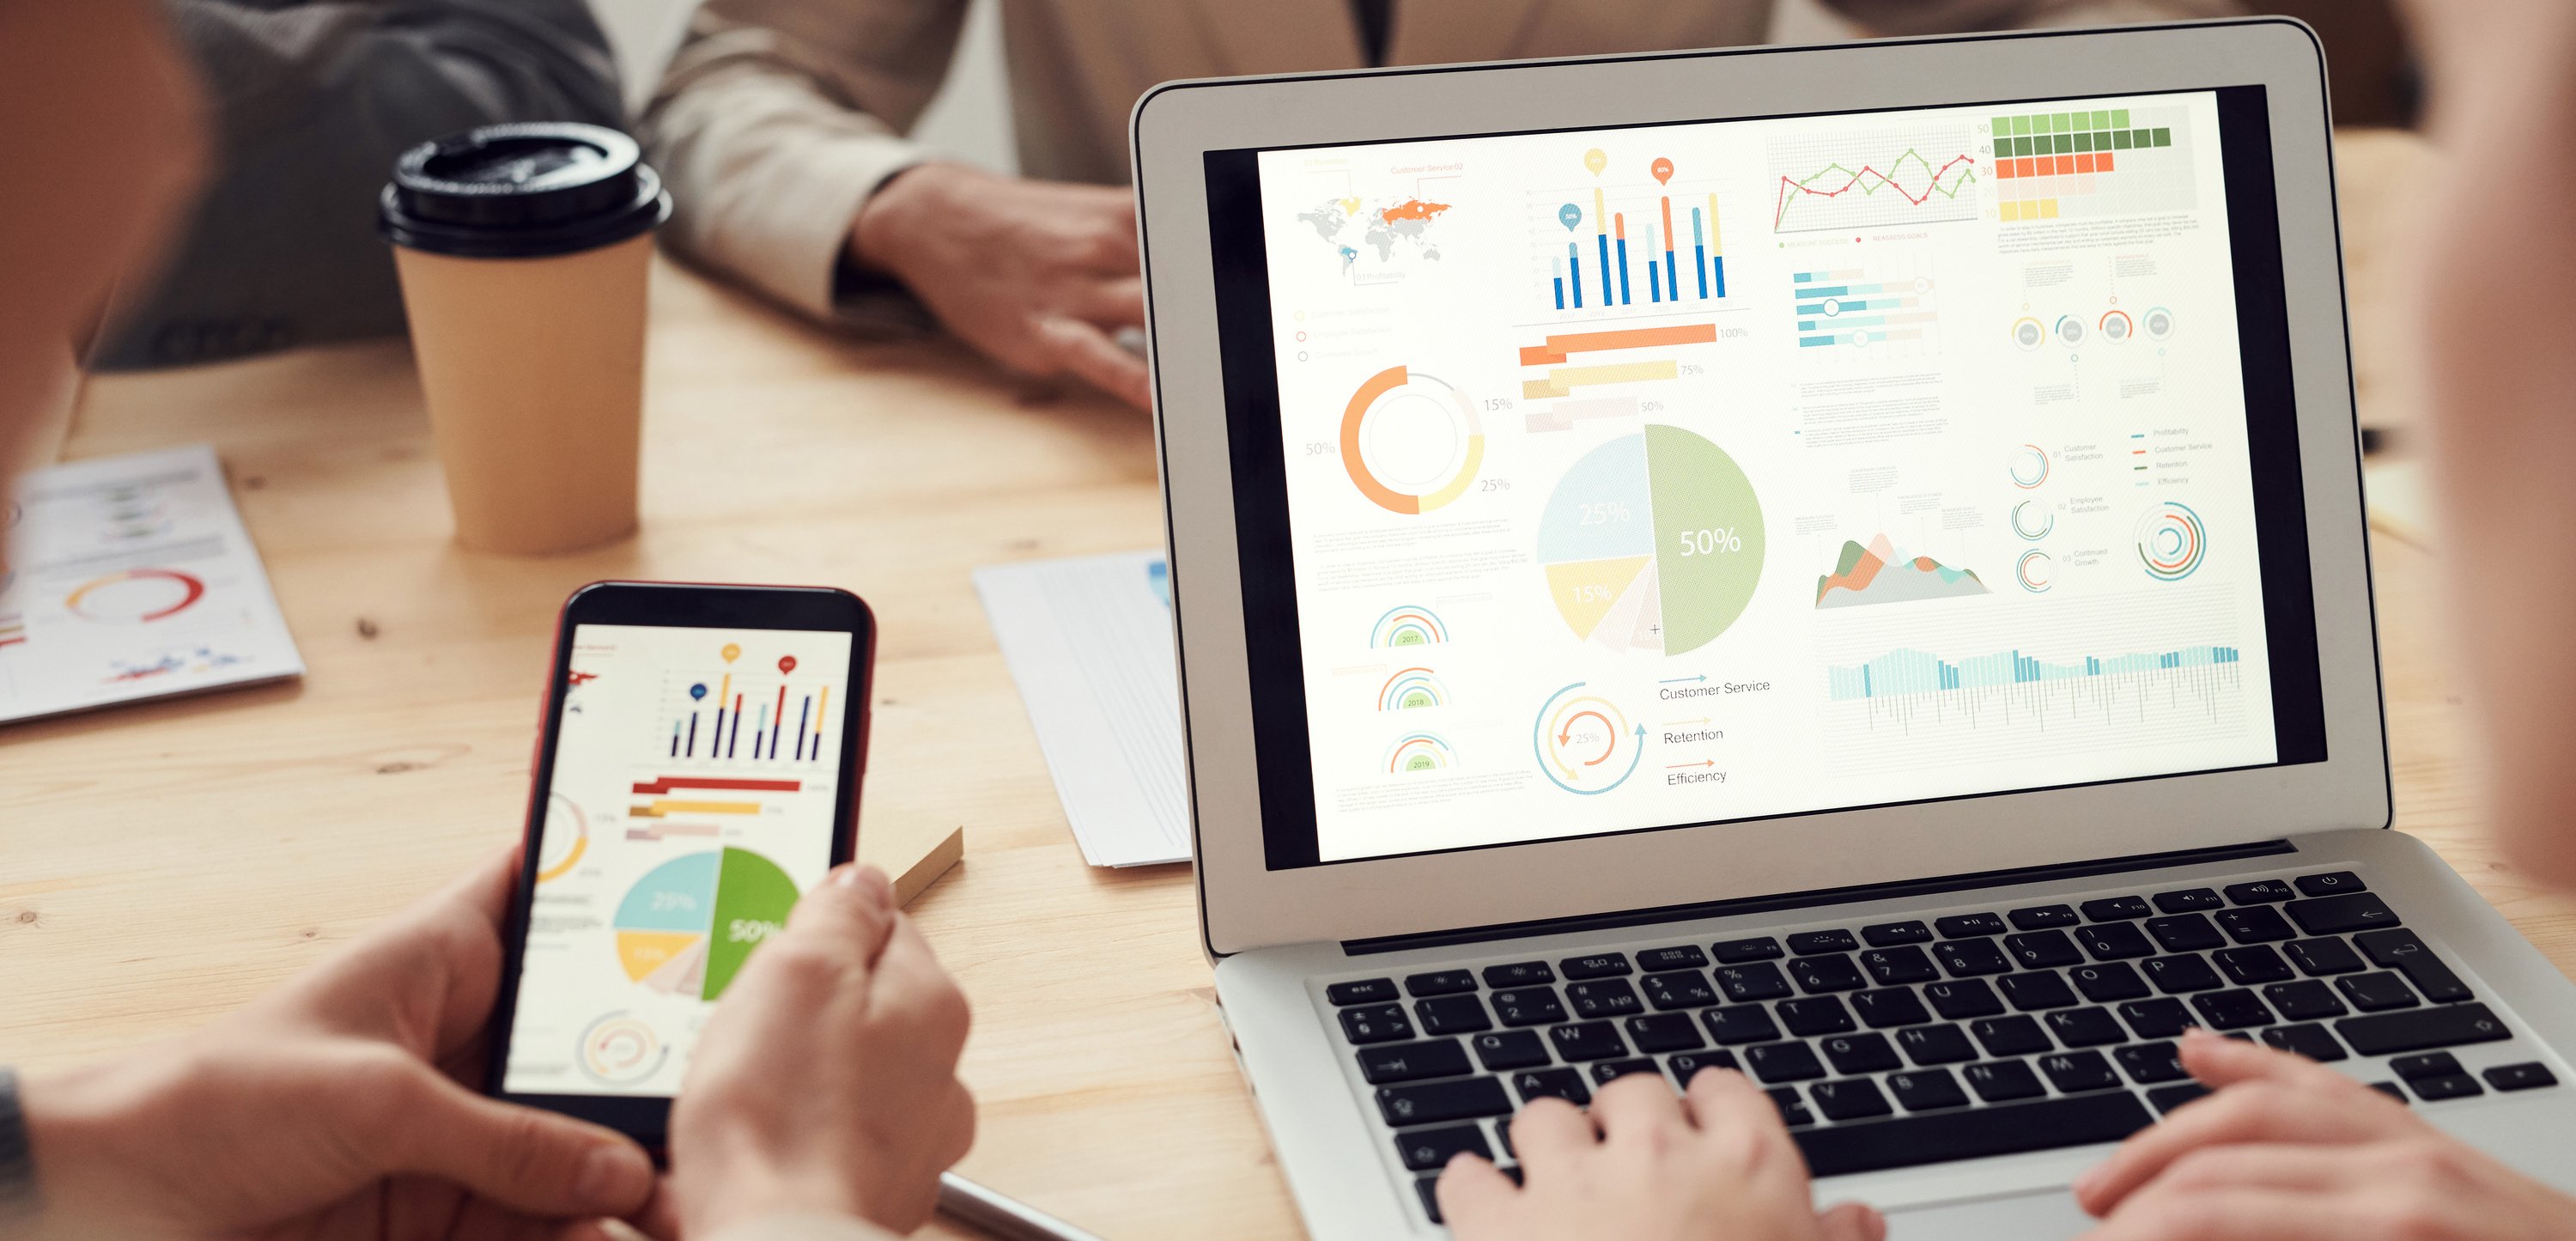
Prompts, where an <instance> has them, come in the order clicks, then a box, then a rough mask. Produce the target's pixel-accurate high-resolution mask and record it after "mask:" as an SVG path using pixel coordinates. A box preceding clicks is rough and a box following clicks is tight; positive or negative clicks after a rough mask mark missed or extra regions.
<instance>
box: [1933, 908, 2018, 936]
mask: <svg viewBox="0 0 2576 1241" xmlns="http://www.w3.org/2000/svg"><path fill="white" fill-rule="evenodd" d="M1932 926H1933V927H1934V929H1936V930H1938V931H1940V932H1941V938H1943V939H1975V938H1976V937H1978V936H1980V935H2001V934H2003V933H2004V920H2003V919H2002V918H2000V917H1997V916H1996V915H1994V914H1952V915H1950V916H1949V917H1947V918H1934V919H1933V920H1932Z"/></svg>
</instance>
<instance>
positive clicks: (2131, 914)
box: [2084, 896, 2155, 922]
mask: <svg viewBox="0 0 2576 1241" xmlns="http://www.w3.org/2000/svg"><path fill="white" fill-rule="evenodd" d="M2154 912H2155V911H2154V910H2152V909H2149V908H2147V902H2146V898H2144V897H2138V896H2106V897H2104V898H2102V899H2101V900H2098V901H2086V902H2084V920H2085V921H2087V922H2126V921H2128V920H2129V919H2131V918H2143V917H2146V916H2147V915H2148V914H2151V913H2154Z"/></svg>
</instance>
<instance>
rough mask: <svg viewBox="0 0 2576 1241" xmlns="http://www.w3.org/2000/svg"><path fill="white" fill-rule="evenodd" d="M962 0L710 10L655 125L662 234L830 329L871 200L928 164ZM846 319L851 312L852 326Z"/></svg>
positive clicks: (648, 138)
mask: <svg viewBox="0 0 2576 1241" xmlns="http://www.w3.org/2000/svg"><path fill="white" fill-rule="evenodd" d="M965 12H966V0H841V2H839V3H817V2H816V0H708V3H707V4H706V6H705V7H704V8H703V9H701V10H699V12H698V14H697V15H696V17H694V18H693V19H692V20H691V22H690V27H689V38H688V41H687V42H686V43H685V44H684V45H683V46H682V47H681V49H680V53H679V56H678V57H677V58H676V59H674V60H673V61H672V63H671V68H670V71H669V72H668V73H667V74H666V75H664V77H663V79H662V85H661V87H660V89H659V90H658V91H656V92H655V95H654V98H653V102H652V104H651V105H650V106H649V107H648V109H647V110H646V112H645V116H644V124H643V130H644V138H645V142H646V144H647V146H648V147H649V149H650V150H651V152H652V160H653V164H654V167H655V168H657V169H658V170H660V172H661V173H662V176H663V179H664V181H665V182H666V183H667V184H668V185H670V187H671V190H672V202H673V209H672V214H671V224H670V227H669V231H668V232H667V233H666V234H665V237H666V239H667V240H668V241H670V242H671V243H672V244H673V245H675V246H677V247H678V248H679V249H680V250H681V251H682V252H684V253H687V254H689V255H691V256H692V257H694V258H697V259H698V260H700V261H701V262H704V263H707V264H709V265H711V266H715V267H720V268H723V269H726V270H728V271H731V272H733V273H735V274H736V275H738V276H740V277H741V278H742V279H744V280H746V281H749V282H750V283H751V284H752V285H753V286H754V287H756V288H758V289H760V290H761V291H763V292H765V293H768V294H769V295H771V296H773V297H776V298H778V299H780V300H781V301H784V302H786V303H788V304H789V305H791V306H794V307H796V308H798V309H800V310H803V311H804V312H806V313H807V314H810V315H813V316H815V317H817V318H832V317H835V316H836V312H838V311H839V310H840V309H841V308H839V307H836V306H835V305H834V296H833V295H834V288H833V285H834V280H835V277H836V275H837V273H838V272H839V270H840V262H839V259H840V254H841V247H842V243H843V240H844V239H845V238H846V237H847V236H848V234H849V231H850V221H851V220H853V219H854V218H856V217H857V215H858V210H859V206H860V204H862V203H864V202H865V201H867V197H868V195H869V194H870V193H872V192H873V191H875V189H876V187H877V186H879V185H882V184H884V183H885V180H886V179H887V178H888V177H891V176H893V175H894V174H895V173H897V172H900V171H902V170H903V169H905V168H907V167H910V166H911V165H913V164H915V163H918V162H920V161H921V159H922V158H923V154H922V151H921V149H920V148H919V147H916V146H914V145H913V144H912V143H910V142H908V141H906V140H904V138H903V137H902V136H901V134H902V133H903V131H905V130H907V129H909V128H910V127H911V126H912V123H913V122H914V121H915V120H916V119H918V118H919V117H920V115H921V110H922V108H923V107H924V106H926V105H927V104H928V103H929V102H930V98H931V96H932V95H933V94H935V93H937V91H938V89H939V83H940V79H941V78H942V77H943V76H944V75H945V74H946V73H947V71H948V62H949V59H950V57H951V55H952V54H953V53H954V52H955V50H956V46H957V32H958V29H959V27H960V25H961V23H962V22H963V21H964V19H965ZM842 317H848V316H842Z"/></svg>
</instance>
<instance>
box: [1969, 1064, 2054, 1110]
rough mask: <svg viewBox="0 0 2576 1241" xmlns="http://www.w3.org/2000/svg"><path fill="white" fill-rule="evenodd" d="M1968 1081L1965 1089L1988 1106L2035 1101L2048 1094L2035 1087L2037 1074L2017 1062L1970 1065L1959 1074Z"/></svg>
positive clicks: (2044, 1089) (2043, 1089) (2038, 1086)
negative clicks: (1975, 1093) (1974, 1092)
mask: <svg viewBox="0 0 2576 1241" xmlns="http://www.w3.org/2000/svg"><path fill="white" fill-rule="evenodd" d="M1959 1074H1960V1076H1963V1077H1965V1078H1967V1079H1968V1087H1969V1089H1971V1090H1974V1091H1976V1092H1977V1097H1978V1098H1980V1099H1983V1100H1985V1101H1986V1102H1988V1103H2009V1102H2011V1101H2013V1100H2015V1099H2036V1098H2038V1097H2039V1096H2041V1095H2044V1094H2047V1093H2048V1087H2046V1086H2043V1085H2040V1084H2039V1074H2037V1073H2033V1072H2031V1071H2030V1065H2029V1064H2028V1063H2026V1062H2024V1061H2020V1060H1997V1061H1994V1062H1993V1063H1990V1064H1972V1065H1969V1066H1968V1067H1966V1068H1964V1069H1961V1070H1959Z"/></svg>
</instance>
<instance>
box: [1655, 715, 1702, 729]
mask: <svg viewBox="0 0 2576 1241" xmlns="http://www.w3.org/2000/svg"><path fill="white" fill-rule="evenodd" d="M1708 722H1709V717H1707V716H1705V715H1703V716H1701V717H1699V718H1698V719H1695V720H1667V721H1665V723H1664V727H1666V728H1679V727H1681V726H1682V725H1684V724H1705V723H1708Z"/></svg>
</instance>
